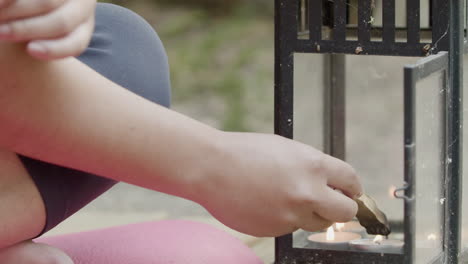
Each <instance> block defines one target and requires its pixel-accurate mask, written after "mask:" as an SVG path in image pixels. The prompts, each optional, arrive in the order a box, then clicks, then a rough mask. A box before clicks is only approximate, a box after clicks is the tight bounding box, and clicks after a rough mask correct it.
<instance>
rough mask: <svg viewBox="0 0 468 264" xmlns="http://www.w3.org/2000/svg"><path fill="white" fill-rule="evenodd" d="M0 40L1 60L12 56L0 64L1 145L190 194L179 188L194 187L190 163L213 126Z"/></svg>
mask: <svg viewBox="0 0 468 264" xmlns="http://www.w3.org/2000/svg"><path fill="white" fill-rule="evenodd" d="M0 47H1V48H0V61H2V62H5V61H9V62H11V63H8V64H2V66H0V79H1V80H2V82H1V83H0V95H1V96H0V105H1V111H0V122H1V123H0V127H2V133H1V134H0V144H1V145H4V146H6V147H7V148H10V149H12V150H14V151H16V152H18V153H21V154H24V155H28V156H31V157H34V158H37V159H41V160H44V161H48V162H52V163H56V164H61V165H64V166H68V167H72V168H79V169H82V170H86V171H88V172H93V173H96V174H98V175H106V176H110V177H112V178H114V179H117V180H120V181H126V182H131V183H133V184H137V185H140V186H145V187H148V188H152V189H155V190H161V191H164V192H167V193H170V194H174V195H179V196H184V197H186V196H187V195H188V193H190V192H188V190H185V187H190V186H194V185H191V184H190V183H192V181H193V180H195V179H196V178H197V177H198V174H199V172H198V171H196V169H197V168H200V169H201V168H202V166H203V161H204V160H205V159H204V158H203V157H207V154H208V153H209V152H213V151H214V148H213V146H212V142H210V141H211V140H212V139H213V138H214V136H215V135H216V133H215V130H214V129H212V128H210V127H207V126H205V125H203V124H201V123H198V122H195V121H193V120H191V119H189V118H186V117H185V116H182V115H180V114H178V113H176V112H173V111H170V110H167V109H165V108H164V107H161V106H159V105H156V104H153V103H151V102H149V101H147V100H146V99H144V98H142V97H139V96H137V95H135V94H132V93H130V92H128V91H127V90H126V89H124V88H122V87H119V86H118V85H116V84H114V83H113V82H111V81H109V80H107V79H106V78H104V77H102V76H101V75H99V74H97V73H95V72H94V71H93V70H92V69H90V68H88V67H87V66H85V65H84V64H82V63H80V62H79V61H78V60H76V59H64V60H59V61H53V62H41V61H37V60H33V59H32V58H30V57H29V56H27V55H26V54H25V53H24V52H22V50H21V48H22V47H21V46H18V45H11V44H1V46H0ZM18 69H20V70H18ZM155 161H157V162H155ZM181 162H183V166H181ZM185 169H189V170H190V171H185ZM155 172H156V173H157V174H158V175H157V176H156V177H155V175H154V174H155ZM169 172H170V173H169ZM136 175H138V177H136ZM182 183H183V184H182ZM174 186H178V187H180V186H185V187H184V188H183V190H178V189H176V188H174Z"/></svg>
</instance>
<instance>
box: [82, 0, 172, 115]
mask: <svg viewBox="0 0 468 264" xmlns="http://www.w3.org/2000/svg"><path fill="white" fill-rule="evenodd" d="M78 59H80V60H83V61H84V62H85V63H87V64H88V65H89V66H91V68H93V69H95V70H96V71H98V72H99V73H101V74H103V75H104V76H105V77H107V78H108V79H110V80H111V81H113V82H115V83H117V84H119V85H120V86H123V87H125V88H127V89H129V90H130V91H132V92H134V93H136V94H138V95H140V96H142V97H144V98H146V99H148V100H150V101H153V102H155V103H158V104H161V105H163V106H166V107H169V105H170V100H171V92H170V90H171V85H170V74H169V63H168V58H167V54H166V51H165V49H164V46H163V44H162V42H161V40H160V38H159V36H158V35H157V33H156V32H155V31H154V29H153V28H152V26H151V25H149V24H148V23H147V22H146V21H145V20H144V19H143V18H142V17H140V16H139V15H138V14H136V13H134V12H133V11H131V10H128V9H126V8H123V7H120V6H117V5H113V4H105V3H99V4H98V5H97V8H96V29H95V32H94V34H93V38H92V40H91V43H90V47H89V49H88V50H87V51H85V53H83V54H82V55H81V56H80V57H78Z"/></svg>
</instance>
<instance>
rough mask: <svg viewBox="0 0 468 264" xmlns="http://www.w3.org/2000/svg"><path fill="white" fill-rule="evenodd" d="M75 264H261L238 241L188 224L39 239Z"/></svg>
mask: <svg viewBox="0 0 468 264" xmlns="http://www.w3.org/2000/svg"><path fill="white" fill-rule="evenodd" d="M39 241H41V242H43V243H47V244H50V245H53V246H56V247H58V248H60V249H62V250H63V251H65V252H67V254H69V255H70V256H71V257H72V258H73V259H74V260H75V262H76V263H83V264H85V263H100V264H107V263H109V264H129V263H138V264H140V263H144V264H166V263H174V264H221V263H222V264H261V263H262V262H261V260H260V259H259V258H258V257H257V256H255V254H254V253H253V252H252V251H251V250H250V249H249V248H248V247H247V246H245V245H244V244H243V243H242V242H241V241H239V240H238V239H236V238H234V237H232V236H230V235H229V234H227V233H225V232H223V231H221V230H218V229H216V228H214V227H212V226H209V225H206V224H202V223H197V222H191V221H177V220H169V221H159V222H148V223H141V224H133V225H127V226H122V227H113V228H108V229H103V230H96V231H91V232H84V233H77V234H70V235H64V236H57V237H49V238H44V239H39Z"/></svg>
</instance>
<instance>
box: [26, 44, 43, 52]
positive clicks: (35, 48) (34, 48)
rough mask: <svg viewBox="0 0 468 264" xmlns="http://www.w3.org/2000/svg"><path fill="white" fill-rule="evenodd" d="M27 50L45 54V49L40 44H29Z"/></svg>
mask: <svg viewBox="0 0 468 264" xmlns="http://www.w3.org/2000/svg"><path fill="white" fill-rule="evenodd" d="M28 49H29V50H30V51H32V52H37V53H47V49H46V47H45V46H44V45H42V44H40V43H35V42H31V43H29V45H28Z"/></svg>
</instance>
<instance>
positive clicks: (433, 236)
mask: <svg viewBox="0 0 468 264" xmlns="http://www.w3.org/2000/svg"><path fill="white" fill-rule="evenodd" d="M436 239H437V236H436V235H435V234H429V235H428V236H427V240H432V241H435V240H436Z"/></svg>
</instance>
